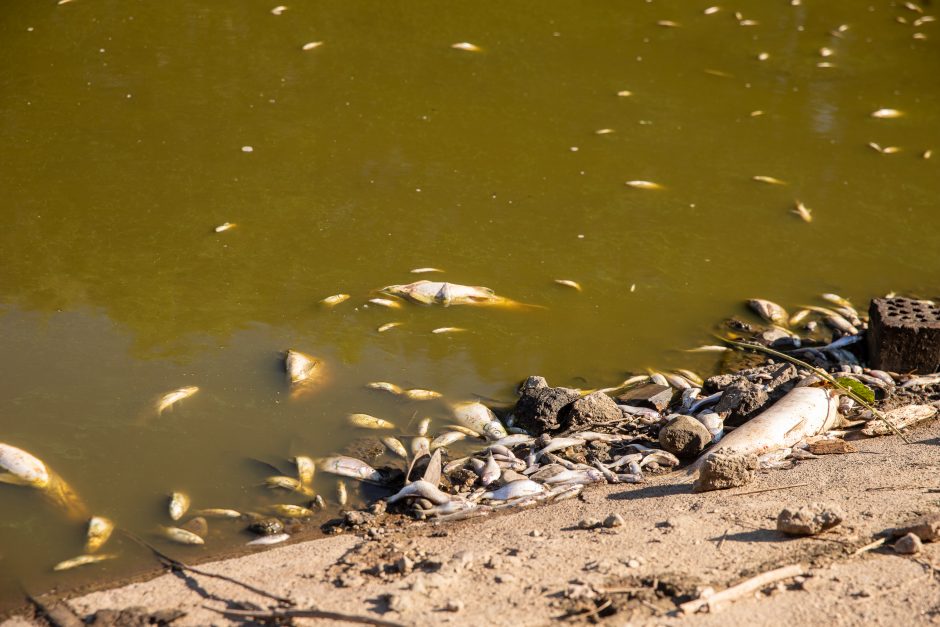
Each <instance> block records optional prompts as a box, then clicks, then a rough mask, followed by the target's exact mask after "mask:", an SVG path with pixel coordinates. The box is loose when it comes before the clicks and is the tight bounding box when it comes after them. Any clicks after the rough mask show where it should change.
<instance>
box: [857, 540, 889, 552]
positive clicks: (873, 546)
mask: <svg viewBox="0 0 940 627" xmlns="http://www.w3.org/2000/svg"><path fill="white" fill-rule="evenodd" d="M887 541H888V539H887V538H879V539H877V540H875V541H874V542H869V543H868V544H866V545H865V546H863V547H860V548H858V549H855V550H854V551H852V557H858V556H859V555H861V554H862V553H868V552H869V551H874V550H875V549H878V548H881V547H883V546H884V545H885V543H886V542H887Z"/></svg>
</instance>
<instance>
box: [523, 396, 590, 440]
mask: <svg viewBox="0 0 940 627" xmlns="http://www.w3.org/2000/svg"><path fill="white" fill-rule="evenodd" d="M580 397H581V395H580V394H579V393H578V391H577V390H572V389H569V388H552V387H530V388H524V389H523V390H522V395H521V396H520V397H519V400H518V401H516V406H515V408H514V409H513V410H512V414H513V416H515V418H516V426H518V427H520V428H522V429H525V430H526V431H528V432H529V433H531V434H533V435H541V434H543V433H545V432H551V433H555V432H557V431H559V430H560V429H561V427H562V425H561V419H562V416H563V415H564V413H565V410H566V409H567V407H568V405H570V404H571V403H573V402H575V401H576V400H578V399H579V398H580Z"/></svg>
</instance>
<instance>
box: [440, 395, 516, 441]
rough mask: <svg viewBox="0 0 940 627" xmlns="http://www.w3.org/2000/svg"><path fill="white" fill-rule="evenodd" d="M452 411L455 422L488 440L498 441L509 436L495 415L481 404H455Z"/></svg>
mask: <svg viewBox="0 0 940 627" xmlns="http://www.w3.org/2000/svg"><path fill="white" fill-rule="evenodd" d="M452 409H453V412H454V418H456V419H457V422H459V423H460V424H462V425H463V426H465V427H468V428H470V429H473V430H474V431H477V432H478V433H482V434H483V435H485V436H486V438H487V439H488V440H499V439H501V438H505V437H506V436H507V435H509V434H508V433H506V428H505V427H504V426H503V424H502V423H501V422H500V421H499V419H498V418H496V414H494V413H493V411H492V410H491V409H490V408H489V407H487V406H486V405H484V404H483V403H480V402H477V401H470V402H465V403H456V404H455V405H453V407H452Z"/></svg>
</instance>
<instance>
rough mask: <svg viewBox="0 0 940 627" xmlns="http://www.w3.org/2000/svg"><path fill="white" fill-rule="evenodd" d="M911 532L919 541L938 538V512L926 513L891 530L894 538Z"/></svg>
mask: <svg viewBox="0 0 940 627" xmlns="http://www.w3.org/2000/svg"><path fill="white" fill-rule="evenodd" d="M910 533H913V534H914V535H915V536H917V537H918V538H920V540H921V542H935V541H936V540H937V539H940V513H933V514H927V515H926V516H922V517H920V518H918V519H916V520H912V521H911V522H909V523H907V524H905V525H903V526H901V527H898V528H896V529H892V530H891V535H892V536H893V537H895V538H897V537H900V536H904V535H907V534H910Z"/></svg>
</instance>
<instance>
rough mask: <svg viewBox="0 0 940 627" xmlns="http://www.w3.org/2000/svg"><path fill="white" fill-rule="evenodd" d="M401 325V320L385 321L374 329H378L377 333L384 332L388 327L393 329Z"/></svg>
mask: <svg viewBox="0 0 940 627" xmlns="http://www.w3.org/2000/svg"><path fill="white" fill-rule="evenodd" d="M401 325H402V323H401V322H386V323H385V324H383V325H382V326H380V327H379V328H378V329H376V331H378V332H379V333H385V332H386V331H388V330H389V329H394V328H395V327H400V326H401Z"/></svg>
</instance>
